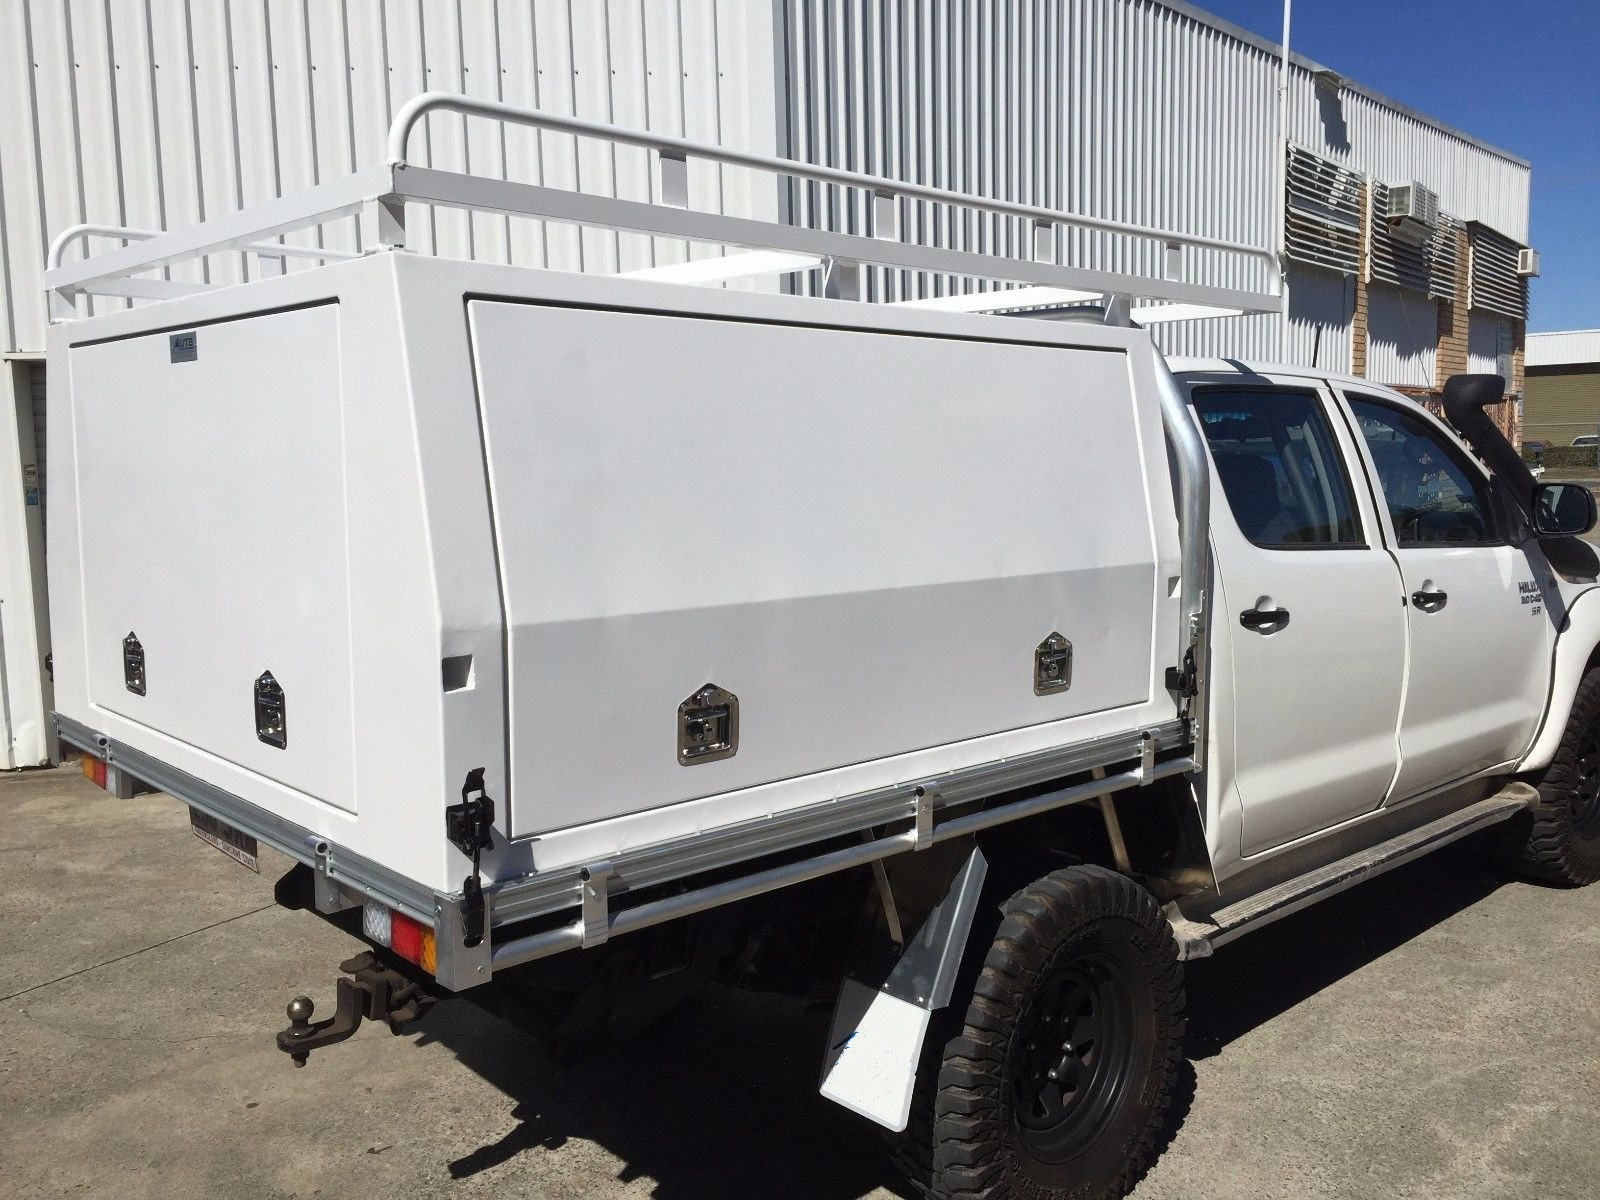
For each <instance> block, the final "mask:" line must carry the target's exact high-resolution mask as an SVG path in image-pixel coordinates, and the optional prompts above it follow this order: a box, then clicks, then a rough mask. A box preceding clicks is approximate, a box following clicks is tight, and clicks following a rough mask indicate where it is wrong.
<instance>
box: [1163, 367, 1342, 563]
mask: <svg viewBox="0 0 1600 1200" xmlns="http://www.w3.org/2000/svg"><path fill="white" fill-rule="evenodd" d="M1192 402H1193V404H1194V410H1195V413H1196V414H1197V415H1198V416H1199V418H1200V427H1201V429H1203V430H1204V431H1205V435H1206V441H1207V442H1208V443H1209V444H1210V446H1211V459H1212V461H1213V462H1214V463H1215V464H1216V468H1217V477H1218V478H1219V479H1220V480H1221V482H1222V490H1223V492H1224V494H1225V495H1226V496H1227V497H1228V506H1229V507H1230V508H1231V509H1232V510H1233V516H1234V520H1235V521H1237V522H1238V525H1239V529H1240V530H1241V531H1242V532H1243V533H1244V535H1245V537H1247V538H1249V539H1250V540H1251V541H1252V542H1254V543H1255V544H1256V545H1257V546H1262V547H1265V548H1268V549H1274V550H1317V549H1329V548H1357V547H1361V546H1364V545H1365V542H1363V540H1362V537H1361V524H1360V521H1359V520H1358V519H1357V517H1356V513H1355V503H1354V501H1353V499H1352V496H1351V490H1350V481H1349V478H1348V476H1347V475H1346V474H1345V470H1344V465H1343V463H1342V461H1341V460H1340V458H1339V452H1338V449H1337V448H1336V447H1335V445H1334V441H1333V433H1332V430H1331V429H1330V428H1329V426H1328V420H1327V417H1326V416H1325V415H1324V413H1323V409H1322V404H1321V402H1320V401H1319V400H1318V398H1317V395H1316V393H1315V392H1309V391H1290V390H1269V389H1265V388H1262V389H1248V388H1237V389H1236V388H1204V389H1200V390H1197V391H1196V392H1195V394H1194V397H1193V401H1192Z"/></svg>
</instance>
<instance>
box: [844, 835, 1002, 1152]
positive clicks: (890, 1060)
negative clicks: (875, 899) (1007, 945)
mask: <svg viewBox="0 0 1600 1200" xmlns="http://www.w3.org/2000/svg"><path fill="white" fill-rule="evenodd" d="M988 869H989V864H988V861H987V860H986V859H985V858H984V856H983V851H981V850H979V849H978V848H977V847H973V850H972V852H971V853H970V854H969V855H968V856H967V859H966V862H965V863H964V864H963V865H962V866H961V868H960V870H958V871H956V873H955V874H954V876H953V877H952V878H951V880H950V886H949V887H948V888H947V889H946V890H945V893H944V896H943V897H942V898H941V899H940V900H939V901H938V903H936V904H935V905H934V906H933V908H932V909H931V910H930V911H929V913H928V916H927V918H926V919H925V920H924V921H923V922H922V925H921V927H920V928H919V929H918V930H917V933H916V936H915V937H913V938H912V939H911V940H910V942H909V943H908V944H907V945H906V947H905V949H904V950H903V951H901V953H900V954H899V955H898V956H897V957H894V958H893V959H891V960H889V966H888V968H887V970H886V971H879V972H876V974H878V975H879V976H881V977H880V978H877V979H873V978H863V977H862V972H859V971H857V972H855V973H853V974H852V975H851V976H849V977H847V978H846V979H845V981H844V983H843V985H842V986H841V987H840V989H839V1002H838V1004H837V1005H836V1006H835V1008H834V1014H833V1027H832V1029H831V1030H830V1031H829V1034H828V1049H827V1053H826V1055H825V1056H824V1058H823V1063H822V1086H821V1092H822V1094H823V1095H824V1096H826V1097H827V1098H828V1099H829V1100H832V1101H834V1102H835V1103H836V1104H842V1105H843V1106H844V1107H845V1108H848V1109H850V1110H851V1111H852V1112H856V1113H859V1114H861V1115H862V1116H863V1117H866V1118H867V1119H868V1120H871V1121H876V1122H877V1123H878V1124H879V1125H882V1126H884V1127H885V1128H887V1129H892V1130H895V1131H896V1132H898V1131H900V1130H902V1129H904V1128H905V1127H906V1121H907V1120H908V1119H909V1117H910V1114H911V1093H912V1090H913V1088H914V1087H915V1085H916V1078H917V1064H918V1062H919V1061H920V1060H921V1057H922V1042H923V1039H924V1038H925V1037H926V1036H927V1032H928V1022H929V1020H930V1019H931V1018H932V1016H933V1013H934V1012H935V1011H936V1010H938V1009H941V1008H943V1007H944V1006H945V1005H947V1004H949V1003H950V997H951V993H952V992H953V991H954V989H955V981H956V972H957V970H958V969H959V967H960V965H961V956H962V953H963V952H964V951H965V949H966V945H967V937H968V935H969V934H970V933H971V932H972V919H973V915H974V914H975V913H976V912H977V908H978V897H979V895H980V894H981V893H982V891H983V881H984V877H985V876H986V875H987V873H988Z"/></svg>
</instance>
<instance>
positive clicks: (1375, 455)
mask: <svg viewBox="0 0 1600 1200" xmlns="http://www.w3.org/2000/svg"><path fill="white" fill-rule="evenodd" d="M1347 399H1348V400H1349V402H1350V411H1351V412H1352V413H1354V414H1355V418H1356V428H1357V429H1359V430H1360V431H1361V437H1362V439H1363V440H1364V441H1365V442H1366V443H1367V452H1368V453H1369V454H1371V455H1372V465H1373V467H1374V468H1375V469H1376V471H1377V473H1378V487H1379V490H1380V491H1381V492H1382V493H1383V499H1384V502H1385V503H1387V504H1388V506H1389V517H1390V519H1391V520H1392V521H1393V522H1394V533H1395V541H1396V543H1397V544H1398V545H1400V546H1434V545H1467V546H1471V545H1479V546H1482V545H1492V544H1498V542H1499V541H1500V537H1499V533H1500V528H1499V521H1498V519H1497V517H1496V512H1497V510H1496V508H1495V504H1494V500H1493V498H1492V496H1491V493H1490V491H1489V481H1488V480H1487V479H1485V478H1484V476H1483V474H1482V472H1480V471H1476V470H1474V469H1473V468H1472V467H1471V466H1469V465H1468V464H1467V463H1466V462H1464V461H1463V458H1462V455H1461V453H1460V452H1459V451H1458V450H1456V449H1455V448H1454V447H1452V446H1450V445H1449V443H1448V442H1447V441H1446V440H1445V439H1444V438H1443V437H1442V436H1440V434H1439V432H1438V431H1437V430H1435V429H1433V428H1432V427H1431V426H1430V425H1429V423H1428V422H1427V421H1426V420H1425V419H1424V418H1423V417H1422V416H1421V415H1420V414H1417V413H1408V412H1406V411H1404V410H1403V409H1399V408H1391V407H1390V406H1389V405H1387V404H1379V403H1377V402H1375V401H1372V400H1362V399H1360V398H1359V397H1356V396H1348V397H1347Z"/></svg>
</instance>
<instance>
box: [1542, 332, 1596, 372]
mask: <svg viewBox="0 0 1600 1200" xmlns="http://www.w3.org/2000/svg"><path fill="white" fill-rule="evenodd" d="M1561 363H1600V329H1563V330H1559V331H1555V332H1552V333H1530V334H1529V335H1528V365H1529V366H1530V367H1544V366H1555V365H1558V364H1561Z"/></svg>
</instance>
